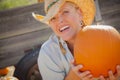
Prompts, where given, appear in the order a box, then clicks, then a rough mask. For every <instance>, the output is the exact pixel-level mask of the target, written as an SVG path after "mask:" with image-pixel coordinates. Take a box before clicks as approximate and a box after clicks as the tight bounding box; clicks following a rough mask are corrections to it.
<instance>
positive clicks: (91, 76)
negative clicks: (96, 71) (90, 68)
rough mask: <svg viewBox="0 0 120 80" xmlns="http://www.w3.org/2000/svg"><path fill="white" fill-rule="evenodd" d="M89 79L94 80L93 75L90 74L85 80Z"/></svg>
mask: <svg viewBox="0 0 120 80" xmlns="http://www.w3.org/2000/svg"><path fill="white" fill-rule="evenodd" d="M88 79H89V80H91V79H93V75H91V74H90V75H87V76H86V77H84V78H83V80H88Z"/></svg>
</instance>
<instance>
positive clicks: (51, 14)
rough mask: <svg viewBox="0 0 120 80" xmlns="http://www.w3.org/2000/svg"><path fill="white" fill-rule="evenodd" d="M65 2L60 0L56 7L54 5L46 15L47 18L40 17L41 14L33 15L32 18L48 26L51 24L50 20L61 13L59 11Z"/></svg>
mask: <svg viewBox="0 0 120 80" xmlns="http://www.w3.org/2000/svg"><path fill="white" fill-rule="evenodd" d="M64 2H65V0H59V1H58V2H57V3H55V5H53V6H52V7H51V8H50V9H49V11H48V13H47V14H46V16H43V15H39V14H35V13H32V16H33V17H34V18H35V19H36V20H38V21H40V22H42V23H46V24H49V20H50V19H51V18H52V17H54V16H55V15H56V14H57V13H58V12H59V9H60V7H61V6H62V5H63V4H64Z"/></svg>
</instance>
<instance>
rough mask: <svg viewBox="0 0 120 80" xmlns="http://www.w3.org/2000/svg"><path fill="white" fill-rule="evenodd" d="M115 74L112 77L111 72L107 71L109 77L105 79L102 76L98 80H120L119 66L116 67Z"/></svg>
mask: <svg viewBox="0 0 120 80" xmlns="http://www.w3.org/2000/svg"><path fill="white" fill-rule="evenodd" d="M116 70H117V73H116V74H115V75H114V74H113V72H112V71H109V72H108V74H109V77H108V78H107V79H105V78H104V77H103V76H100V80H120V65H118V66H117V67H116Z"/></svg>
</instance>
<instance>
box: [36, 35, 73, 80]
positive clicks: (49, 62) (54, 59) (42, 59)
mask: <svg viewBox="0 0 120 80" xmlns="http://www.w3.org/2000/svg"><path fill="white" fill-rule="evenodd" d="M59 41H60V42H61V44H62V46H63V47H64V49H65V50H66V54H65V55H64V54H63V53H62V52H61V49H60V46H59ZM72 59H73V56H72V54H71V52H70V51H69V49H68V46H67V44H66V42H65V41H63V40H62V39H60V40H58V38H57V36H56V35H55V34H53V35H51V36H50V38H49V39H48V40H47V41H46V42H45V43H44V44H43V45H42V47H41V50H40V53H39V57H38V67H39V70H40V73H41V75H42V78H43V80H64V77H65V76H66V74H67V73H68V72H69V69H70V60H72Z"/></svg>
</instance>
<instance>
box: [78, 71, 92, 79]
mask: <svg viewBox="0 0 120 80" xmlns="http://www.w3.org/2000/svg"><path fill="white" fill-rule="evenodd" d="M87 75H90V71H85V72H82V73H79V75H78V76H79V77H81V78H83V77H86V76H87Z"/></svg>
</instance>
